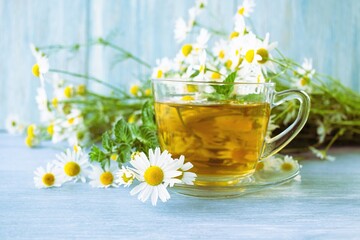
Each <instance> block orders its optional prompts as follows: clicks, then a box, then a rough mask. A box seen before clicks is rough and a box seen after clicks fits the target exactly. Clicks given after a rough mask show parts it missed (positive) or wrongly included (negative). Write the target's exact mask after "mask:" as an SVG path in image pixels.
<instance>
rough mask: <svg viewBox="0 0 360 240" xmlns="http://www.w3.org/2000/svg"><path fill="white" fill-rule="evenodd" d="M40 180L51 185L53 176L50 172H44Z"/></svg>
mask: <svg viewBox="0 0 360 240" xmlns="http://www.w3.org/2000/svg"><path fill="white" fill-rule="evenodd" d="M42 182H43V183H44V184H45V185H46V186H48V187H51V186H52V185H54V183H55V176H54V174H52V173H45V174H44V176H43V177H42Z"/></svg>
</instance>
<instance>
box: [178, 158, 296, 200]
mask: <svg viewBox="0 0 360 240" xmlns="http://www.w3.org/2000/svg"><path fill="white" fill-rule="evenodd" d="M299 174H300V165H299V164H298V163H296V165H295V166H294V169H293V170H291V171H264V170H260V171H256V172H255V173H254V174H253V175H252V176H250V177H247V178H244V179H242V180H241V181H239V183H237V184H235V185H231V186H197V185H184V184H177V185H175V186H174V187H173V188H172V189H173V190H174V191H175V192H176V193H179V194H183V195H187V196H192V197H199V198H231V197H239V196H241V195H244V194H248V193H253V192H257V191H261V190H263V189H268V188H271V187H274V186H277V185H280V184H284V183H286V182H289V181H291V180H293V179H294V178H295V177H296V176H298V175H299Z"/></svg>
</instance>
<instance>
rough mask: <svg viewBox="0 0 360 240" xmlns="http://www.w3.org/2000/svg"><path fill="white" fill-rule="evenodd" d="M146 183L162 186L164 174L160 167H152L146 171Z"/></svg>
mask: <svg viewBox="0 0 360 240" xmlns="http://www.w3.org/2000/svg"><path fill="white" fill-rule="evenodd" d="M144 179H145V182H147V183H148V184H149V185H151V186H157V185H159V184H161V183H162V182H163V180H164V172H163V170H162V169H161V168H160V167H158V166H151V167H149V168H148V169H146V171H145V174H144Z"/></svg>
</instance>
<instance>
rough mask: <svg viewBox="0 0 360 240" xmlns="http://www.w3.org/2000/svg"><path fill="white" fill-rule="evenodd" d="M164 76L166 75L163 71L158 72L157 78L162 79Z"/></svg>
mask: <svg viewBox="0 0 360 240" xmlns="http://www.w3.org/2000/svg"><path fill="white" fill-rule="evenodd" d="M163 74H164V73H163V71H161V70H158V71H157V74H156V78H162V76H163Z"/></svg>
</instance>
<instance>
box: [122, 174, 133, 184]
mask: <svg viewBox="0 0 360 240" xmlns="http://www.w3.org/2000/svg"><path fill="white" fill-rule="evenodd" d="M121 178H122V179H123V180H124V182H125V183H128V182H130V181H132V180H133V179H134V177H133V176H130V177H127V176H126V174H125V173H123V175H122V176H121Z"/></svg>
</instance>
